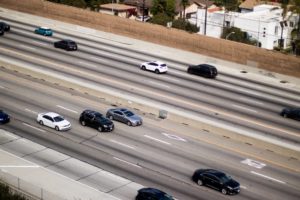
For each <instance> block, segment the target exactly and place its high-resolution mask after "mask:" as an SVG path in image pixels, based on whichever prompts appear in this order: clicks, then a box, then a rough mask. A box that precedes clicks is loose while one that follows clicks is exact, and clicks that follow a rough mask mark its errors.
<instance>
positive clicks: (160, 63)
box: [151, 61, 165, 65]
mask: <svg viewBox="0 0 300 200" xmlns="http://www.w3.org/2000/svg"><path fill="white" fill-rule="evenodd" d="M151 62H154V63H157V64H158V65H162V64H165V63H164V62H161V61H151Z"/></svg>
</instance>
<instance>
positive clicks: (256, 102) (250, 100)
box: [240, 97, 264, 105]
mask: <svg viewBox="0 0 300 200" xmlns="http://www.w3.org/2000/svg"><path fill="white" fill-rule="evenodd" d="M240 100H243V101H248V102H252V103H255V104H259V105H264V103H262V102H258V101H255V100H252V99H247V98H245V97H240Z"/></svg>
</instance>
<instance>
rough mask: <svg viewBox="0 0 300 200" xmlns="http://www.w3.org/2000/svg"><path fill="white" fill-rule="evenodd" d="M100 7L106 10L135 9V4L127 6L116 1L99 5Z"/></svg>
mask: <svg viewBox="0 0 300 200" xmlns="http://www.w3.org/2000/svg"><path fill="white" fill-rule="evenodd" d="M100 8H103V9H107V10H118V11H126V10H132V9H136V7H135V6H128V5H125V4H118V3H108V4H102V5H100Z"/></svg>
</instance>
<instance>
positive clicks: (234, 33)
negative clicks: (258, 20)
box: [221, 27, 256, 45]
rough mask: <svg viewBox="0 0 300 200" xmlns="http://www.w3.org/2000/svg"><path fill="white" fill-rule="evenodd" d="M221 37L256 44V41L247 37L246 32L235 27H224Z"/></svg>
mask: <svg viewBox="0 0 300 200" xmlns="http://www.w3.org/2000/svg"><path fill="white" fill-rule="evenodd" d="M221 38H223V39H227V40H232V41H236V42H241V43H245V44H252V45H254V44H256V41H253V40H250V39H249V38H248V34H247V33H246V32H244V31H242V30H241V29H239V28H236V27H230V28H224V30H223V33H222V35H221Z"/></svg>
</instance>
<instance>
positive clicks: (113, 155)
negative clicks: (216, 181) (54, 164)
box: [0, 21, 300, 200]
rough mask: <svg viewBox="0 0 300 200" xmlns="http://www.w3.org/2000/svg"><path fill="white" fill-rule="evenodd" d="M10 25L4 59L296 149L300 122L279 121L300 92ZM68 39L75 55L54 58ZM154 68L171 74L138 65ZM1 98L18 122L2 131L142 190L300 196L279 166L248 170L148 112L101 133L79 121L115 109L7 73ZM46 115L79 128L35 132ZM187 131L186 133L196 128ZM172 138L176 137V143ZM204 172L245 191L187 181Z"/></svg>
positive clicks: (1, 79)
mask: <svg viewBox="0 0 300 200" xmlns="http://www.w3.org/2000/svg"><path fill="white" fill-rule="evenodd" d="M8 22H9V23H10V24H11V31H10V32H9V33H7V34H5V36H3V37H1V40H0V58H2V59H5V60H12V61H14V62H18V63H25V64H27V65H31V66H33V67H35V68H37V69H40V70H45V71H49V72H55V73H59V74H62V75H64V76H65V77H68V78H73V77H74V78H77V79H80V80H81V81H82V82H89V83H93V84H95V85H96V86H97V87H99V88H105V89H107V90H113V91H117V92H119V93H126V94H130V95H133V96H136V97H140V98H143V99H146V100H149V101H153V102H159V103H162V104H163V105H165V104H166V105H171V106H174V107H176V108H178V109H181V110H184V111H186V112H191V113H193V114H195V115H198V116H201V117H203V118H207V119H209V120H212V121H217V122H218V123H224V124H229V125H232V126H234V127H237V128H241V129H247V130H252V131H257V132H261V133H264V134H267V135H272V136H276V137H278V138H282V139H284V140H286V141H290V142H292V143H295V144H298V145H299V130H300V125H299V123H298V122H297V121H293V120H288V119H283V118H282V117H280V116H279V115H278V113H279V112H280V110H281V109H282V108H283V107H286V106H294V107H295V106H298V107H299V105H300V98H299V96H300V91H295V90H291V89H287V88H284V87H281V86H276V85H268V84H263V83H262V82H259V81H254V80H248V79H243V78H241V77H238V76H235V75H231V74H226V73H224V72H222V71H220V74H219V76H218V78H217V79H216V80H209V79H204V78H200V77H194V76H191V75H188V74H186V72H185V71H186V67H187V65H188V64H197V63H189V62H188V61H184V62H183V61H182V62H178V61H175V60H172V59H171V58H165V57H163V56H162V57H153V55H151V54H150V53H145V52H137V51H134V50H131V49H130V46H129V45H127V44H122V43H119V44H116V43H114V44H111V43H110V42H109V41H107V43H99V42H97V41H92V40H86V39H83V38H80V37H78V36H75V35H66V34H65V33H63V32H59V31H57V30H54V31H55V34H54V37H43V36H39V35H35V34H33V30H34V26H33V25H29V24H24V23H20V22H16V21H8ZM66 37H67V38H72V39H74V40H75V41H76V42H78V46H79V50H78V51H77V52H65V51H63V50H58V49H54V47H53V42H54V41H57V40H59V39H61V38H66ZM153 59H159V60H162V61H165V62H166V63H167V64H168V66H169V72H168V73H167V74H161V75H156V74H154V73H151V72H145V71H141V70H139V67H138V66H139V64H140V63H141V62H144V61H148V60H153ZM58 82H59V81H58ZM0 96H1V97H0V103H1V108H2V109H4V110H5V111H7V112H8V113H9V114H10V115H11V116H12V121H11V123H9V124H7V125H5V126H1V127H2V128H4V129H6V130H8V131H11V132H14V133H16V134H17V135H20V136H22V137H25V138H27V139H31V140H33V141H35V142H38V143H40V144H42V145H45V146H47V147H50V148H53V149H55V150H57V151H59V152H62V153H65V154H67V155H70V156H73V157H76V158H78V159H80V160H83V161H86V162H88V163H90V164H93V165H95V166H98V167H100V168H102V169H105V170H107V171H110V172H112V173H115V174H118V175H120V176H123V177H126V178H128V179H130V180H134V181H135V182H138V183H141V184H143V185H149V186H155V187H158V188H161V189H163V190H165V191H167V192H168V193H170V194H172V195H173V196H175V197H176V198H178V199H181V200H192V199H220V198H223V199H270V200H271V199H291V200H292V199H299V197H300V190H299V187H298V186H299V184H300V181H299V180H300V175H299V172H295V171H293V170H289V169H286V168H284V167H280V166H277V165H274V164H272V163H266V166H265V167H263V168H261V169H257V168H254V167H253V166H249V165H246V164H244V163H242V161H244V160H245V159H247V157H245V155H244V154H243V153H239V152H232V151H229V150H227V149H223V148H222V147H220V146H214V145H211V144H209V143H206V142H205V141H202V140H201V138H195V137H191V136H190V135H189V134H186V133H185V132H180V131H176V132H174V131H173V129H172V128H171V127H162V126H161V123H162V122H161V120H160V119H157V118H155V117H153V116H151V115H149V114H145V113H143V111H136V112H138V113H139V114H140V115H142V116H143V118H144V124H143V125H142V126H140V127H128V126H126V125H124V124H121V123H118V122H115V125H116V129H115V130H114V132H112V133H103V134H100V133H98V132H97V131H96V130H93V129H90V128H87V127H82V126H81V125H80V124H79V123H78V117H79V114H80V112H81V111H83V110H84V109H86V108H92V109H96V110H98V111H100V112H102V113H105V112H106V110H107V109H108V108H111V107H112V105H110V104H109V102H105V101H103V100H102V99H101V98H98V97H94V96H90V95H86V94H84V93H80V92H77V91H72V90H70V89H69V88H65V87H63V86H60V85H53V84H51V83H49V82H47V81H44V80H43V78H37V77H30V76H26V75H24V74H21V73H17V72H15V71H10V70H7V69H5V68H0ZM48 110H49V111H55V112H58V113H60V114H62V115H64V116H65V117H66V118H67V119H68V120H69V121H70V122H71V123H72V129H71V130H70V131H67V132H56V131H54V130H51V129H48V128H46V127H42V126H40V125H39V124H37V123H36V121H35V119H36V115H37V113H39V112H44V111H48ZM178 126H184V125H178ZM181 129H182V130H186V131H187V132H189V131H188V130H190V129H191V128H189V127H183V128H182V127H181ZM181 129H178V130H181ZM194 131H198V130H194ZM170 135H176V136H177V137H176V138H177V139H174V138H171V137H168V136H170ZM240 151H241V152H242V149H241V150H240ZM198 168H217V169H220V170H222V171H225V172H227V173H228V174H230V175H232V176H233V177H234V178H235V179H236V180H238V181H239V182H240V183H241V185H242V192H241V193H240V194H239V195H235V196H223V195H222V194H221V193H218V192H216V191H213V190H211V189H208V188H205V187H199V186H197V185H196V184H195V183H193V182H192V181H191V179H190V178H191V175H192V173H193V172H194V171H195V169H198ZM74 173H75V172H74Z"/></svg>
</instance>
